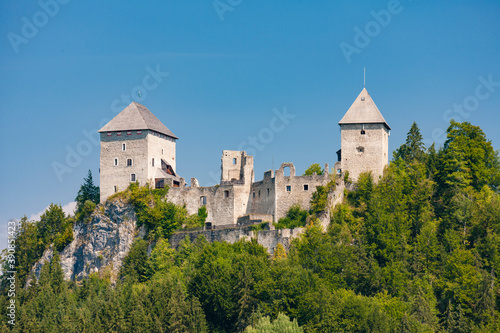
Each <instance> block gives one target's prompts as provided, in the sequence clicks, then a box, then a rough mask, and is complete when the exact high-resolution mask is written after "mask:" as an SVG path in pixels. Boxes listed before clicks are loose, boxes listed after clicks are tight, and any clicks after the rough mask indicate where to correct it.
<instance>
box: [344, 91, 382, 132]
mask: <svg viewBox="0 0 500 333" xmlns="http://www.w3.org/2000/svg"><path fill="white" fill-rule="evenodd" d="M343 124H384V125H385V126H387V128H388V129H391V127H390V126H389V124H387V122H386V121H385V119H384V117H383V116H382V114H381V113H380V111H379V109H378V108H377V106H376V105H375V102H374V101H373V99H372V98H371V96H370V94H369V93H368V91H367V90H366V88H363V90H362V91H361V93H360V94H359V95H358V97H356V100H355V101H354V103H352V105H351V107H350V108H349V110H347V112H346V114H345V115H344V117H343V118H342V119H341V120H340V121H339V125H343Z"/></svg>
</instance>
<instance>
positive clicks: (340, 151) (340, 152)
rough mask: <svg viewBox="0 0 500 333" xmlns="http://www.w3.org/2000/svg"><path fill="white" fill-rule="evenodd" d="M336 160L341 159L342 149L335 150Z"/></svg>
mask: <svg viewBox="0 0 500 333" xmlns="http://www.w3.org/2000/svg"><path fill="white" fill-rule="evenodd" d="M337 161H338V162H340V161H342V149H339V150H337Z"/></svg>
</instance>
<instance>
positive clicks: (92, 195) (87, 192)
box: [75, 170, 100, 212]
mask: <svg viewBox="0 0 500 333" xmlns="http://www.w3.org/2000/svg"><path fill="white" fill-rule="evenodd" d="M83 181H84V183H83V184H82V186H80V190H78V195H77V196H76V199H75V200H76V211H77V212H78V211H79V210H80V209H82V208H83V207H82V206H83V204H84V203H85V201H87V200H89V201H91V202H93V203H95V204H98V203H99V200H100V195H99V186H95V185H94V180H93V179H92V171H90V170H89V172H88V174H87V177H86V178H84V179H83Z"/></svg>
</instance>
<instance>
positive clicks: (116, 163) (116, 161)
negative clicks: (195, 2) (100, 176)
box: [115, 158, 118, 166]
mask: <svg viewBox="0 0 500 333" xmlns="http://www.w3.org/2000/svg"><path fill="white" fill-rule="evenodd" d="M117 165H118V159H117V158H115V166H117Z"/></svg>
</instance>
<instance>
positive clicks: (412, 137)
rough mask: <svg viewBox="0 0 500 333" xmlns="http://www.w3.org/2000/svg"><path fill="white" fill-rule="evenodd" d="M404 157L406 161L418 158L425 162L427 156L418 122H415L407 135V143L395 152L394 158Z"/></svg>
mask: <svg viewBox="0 0 500 333" xmlns="http://www.w3.org/2000/svg"><path fill="white" fill-rule="evenodd" d="M398 158H401V159H403V161H405V162H406V163H410V162H411V161H414V160H417V161H419V162H423V161H424V158H425V147H424V143H423V142H422V135H421V134H420V129H419V128H418V126H417V123H415V122H413V124H412V125H411V127H410V130H409V131H408V134H407V135H406V143H404V144H403V145H401V146H400V147H399V148H398V149H396V151H395V152H394V154H393V159H394V160H397V159H398Z"/></svg>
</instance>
